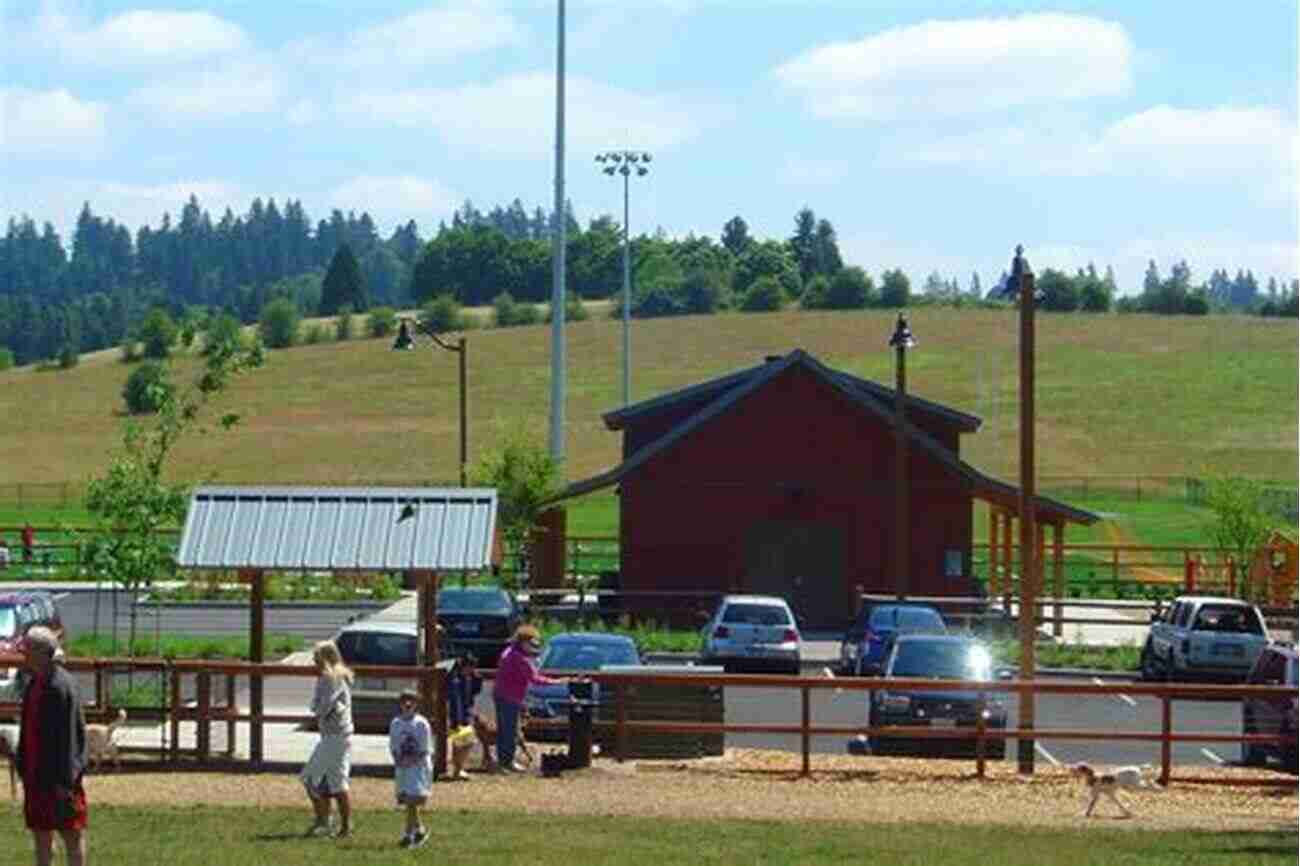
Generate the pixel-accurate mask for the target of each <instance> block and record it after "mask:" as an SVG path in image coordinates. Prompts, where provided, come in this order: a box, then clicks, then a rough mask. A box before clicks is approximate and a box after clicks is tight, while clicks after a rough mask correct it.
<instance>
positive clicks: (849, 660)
mask: <svg viewBox="0 0 1300 866" xmlns="http://www.w3.org/2000/svg"><path fill="white" fill-rule="evenodd" d="M947 632H948V627H947V626H946V625H945V624H944V621H943V616H942V615H941V614H940V613H939V611H938V609H937V608H935V607H934V606H933V605H929V604H921V603H917V602H874V603H867V604H864V605H863V606H862V609H861V610H860V611H858V615H857V617H856V618H854V620H853V624H852V625H850V626H849V628H848V631H846V632H845V633H844V638H843V639H842V640H841V641H840V665H839V667H840V674H842V675H844V676H859V677H863V676H875V675H876V674H878V673H880V668H881V666H882V665H883V664H884V660H885V653H887V652H888V651H889V644H890V642H891V641H892V640H893V639H894V636H895V635H900V634H947Z"/></svg>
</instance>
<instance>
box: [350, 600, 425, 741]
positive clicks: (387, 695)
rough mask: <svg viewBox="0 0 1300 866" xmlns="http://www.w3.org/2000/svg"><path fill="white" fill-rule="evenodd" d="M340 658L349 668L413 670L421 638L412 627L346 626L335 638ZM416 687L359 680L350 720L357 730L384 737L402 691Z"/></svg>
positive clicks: (410, 682)
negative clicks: (399, 667)
mask: <svg viewBox="0 0 1300 866" xmlns="http://www.w3.org/2000/svg"><path fill="white" fill-rule="evenodd" d="M334 643H335V645H337V646H338V648H339V655H340V656H342V657H343V661H344V662H345V663H346V664H347V665H348V666H349V667H355V666H356V665H402V666H409V667H415V666H416V665H417V664H418V663H419V658H420V635H419V632H418V630H417V629H416V627H415V623H405V622H396V621H393V620H382V619H362V620H357V621H356V622H352V623H348V624H347V625H345V626H344V627H343V628H341V629H339V630H338V632H336V633H335V635H334ZM415 685H416V679H415V677H414V676H410V677H369V676H358V677H357V678H356V680H355V681H354V682H353V683H352V717H353V722H354V723H355V724H356V726H357V730H359V731H362V732H364V733H383V732H386V731H387V730H388V723H389V722H390V721H392V718H393V716H394V715H395V714H396V713H397V699H398V695H400V694H401V691H402V689H406V688H412V687H414V686H415Z"/></svg>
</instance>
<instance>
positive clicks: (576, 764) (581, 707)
mask: <svg viewBox="0 0 1300 866" xmlns="http://www.w3.org/2000/svg"><path fill="white" fill-rule="evenodd" d="M595 708H596V702H595V701H588V700H580V699H578V698H575V697H572V696H570V698H569V769H571V770H580V769H582V768H583V767H590V766H591V719H592V714H593V713H594V712H595Z"/></svg>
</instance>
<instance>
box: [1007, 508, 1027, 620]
mask: <svg viewBox="0 0 1300 866" xmlns="http://www.w3.org/2000/svg"><path fill="white" fill-rule="evenodd" d="M1011 562H1012V559H1011V512H1010V511H1004V512H1002V610H1003V612H1004V613H1006V614H1007V616H1010V615H1011V592H1012V586H1011ZM1022 568H1023V566H1022Z"/></svg>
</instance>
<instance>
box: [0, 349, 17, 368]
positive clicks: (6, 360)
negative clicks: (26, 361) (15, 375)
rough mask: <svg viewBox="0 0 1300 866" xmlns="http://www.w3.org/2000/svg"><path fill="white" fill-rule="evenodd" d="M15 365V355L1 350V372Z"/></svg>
mask: <svg viewBox="0 0 1300 866" xmlns="http://www.w3.org/2000/svg"><path fill="white" fill-rule="evenodd" d="M13 365H14V353H13V352H11V351H10V350H9V349H0V370H8V369H9V368H10V367H12V366H13Z"/></svg>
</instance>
